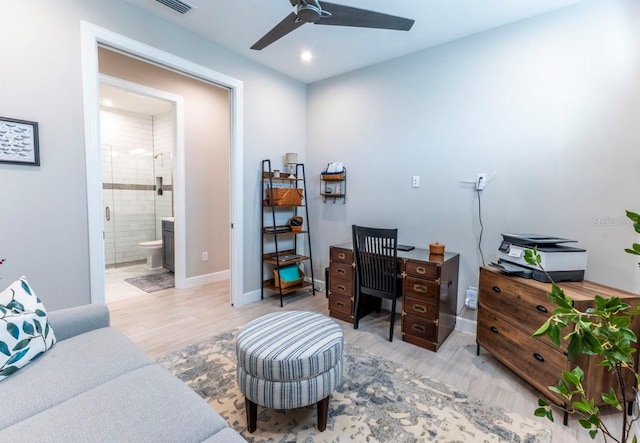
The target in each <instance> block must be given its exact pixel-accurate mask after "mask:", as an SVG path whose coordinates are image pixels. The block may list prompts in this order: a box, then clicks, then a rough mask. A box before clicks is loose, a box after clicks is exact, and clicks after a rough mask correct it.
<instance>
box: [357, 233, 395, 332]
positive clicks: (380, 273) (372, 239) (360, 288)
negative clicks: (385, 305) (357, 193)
mask: <svg viewBox="0 0 640 443" xmlns="http://www.w3.org/2000/svg"><path fill="white" fill-rule="evenodd" d="M352 229H353V253H354V255H355V259H356V291H355V306H354V322H353V328H354V329H358V321H359V320H360V318H361V317H362V316H361V314H360V311H361V302H362V300H363V298H366V297H377V298H379V299H387V300H391V327H390V329H389V341H393V323H394V321H395V316H396V299H397V298H398V297H400V296H401V295H402V288H401V287H399V284H398V281H397V280H398V278H397V274H398V273H397V262H398V230H397V229H379V228H366V227H363V226H356V225H353V226H352ZM380 301H381V300H380Z"/></svg>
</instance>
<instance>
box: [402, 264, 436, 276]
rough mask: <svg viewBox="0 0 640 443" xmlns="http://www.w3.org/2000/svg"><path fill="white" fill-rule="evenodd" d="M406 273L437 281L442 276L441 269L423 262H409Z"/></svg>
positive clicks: (406, 265)
mask: <svg viewBox="0 0 640 443" xmlns="http://www.w3.org/2000/svg"><path fill="white" fill-rule="evenodd" d="M405 272H406V273H407V275H413V276H416V277H421V278H428V279H431V280H435V279H437V278H438V277H439V275H440V267H439V266H437V265H434V264H431V263H425V262H423V261H413V260H407V262H406V264H405Z"/></svg>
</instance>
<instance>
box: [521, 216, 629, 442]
mask: <svg viewBox="0 0 640 443" xmlns="http://www.w3.org/2000/svg"><path fill="white" fill-rule="evenodd" d="M627 217H628V218H629V219H630V220H631V221H632V222H633V226H634V228H635V230H636V232H638V233H640V215H639V214H636V213H634V212H631V211H627ZM625 251H626V252H628V253H630V254H634V255H640V244H637V243H634V244H633V245H632V247H631V248H627V249H625ZM525 260H526V261H527V263H529V264H531V265H535V266H538V267H539V268H540V269H542V271H543V272H545V274H547V276H548V277H549V274H548V273H547V272H546V271H545V270H544V268H543V267H542V265H541V258H540V255H539V254H538V251H537V250H536V249H535V248H534V249H532V250H526V251H525ZM638 265H640V263H638ZM549 279H550V280H551V281H552V285H551V292H549V294H548V297H549V300H550V301H551V302H552V303H554V304H555V305H556V306H557V307H556V308H555V309H554V310H553V311H552V313H551V317H549V319H547V321H545V322H544V324H543V325H542V326H540V328H539V329H538V330H537V331H536V332H535V333H534V334H533V335H534V336H535V337H539V336H543V335H548V336H549V338H550V339H551V341H553V343H555V344H556V345H557V346H560V341H561V340H566V341H568V346H567V354H568V358H569V360H572V359H573V358H575V357H576V356H578V355H580V354H586V355H593V356H599V358H601V359H602V361H601V362H600V365H601V366H604V367H606V368H607V369H608V370H609V372H610V373H611V374H612V376H614V377H615V378H616V380H617V382H618V383H617V384H618V389H617V390H615V389H613V388H611V389H610V390H609V392H602V393H601V397H602V400H603V401H604V402H605V403H606V404H607V405H610V406H612V407H614V408H616V409H618V410H619V411H621V413H622V426H621V429H620V433H619V434H618V435H619V436H620V438H619V439H618V438H616V437H614V431H613V430H611V429H609V428H607V426H606V425H605V424H604V423H603V422H602V420H601V416H600V409H599V408H598V407H597V406H596V405H595V400H594V399H593V398H589V397H588V396H587V393H586V392H585V390H584V388H583V386H582V380H583V376H584V374H583V371H582V369H581V368H580V367H579V366H576V367H575V368H574V369H573V370H572V371H563V373H562V374H561V377H562V378H561V379H560V380H559V382H558V384H557V385H556V386H549V389H550V390H551V391H552V392H554V393H556V394H559V395H560V396H561V397H562V398H564V399H565V401H566V409H565V410H566V412H568V413H570V414H577V415H579V417H580V418H579V422H580V425H581V426H582V427H583V428H585V429H586V430H587V432H588V433H589V435H590V436H591V438H592V439H595V437H596V436H597V435H598V433H599V432H600V433H602V435H603V438H604V441H605V442H606V441H609V439H610V440H611V441H615V442H618V443H627V442H628V441H629V438H631V441H632V442H633V443H637V438H636V436H635V435H633V436H632V432H631V428H632V425H633V423H634V422H635V421H636V420H637V418H633V419H631V418H629V417H628V416H627V414H626V412H625V405H626V404H627V403H629V402H632V401H634V400H635V398H627V396H625V378H624V374H625V373H626V372H629V371H630V372H632V373H633V375H634V380H635V386H634V388H635V389H634V392H637V387H638V384H640V375H639V374H638V373H637V368H636V367H635V366H634V359H633V353H634V352H636V349H635V344H636V343H637V337H636V335H635V333H634V332H633V330H632V329H631V328H630V326H631V321H632V319H633V317H634V316H638V315H640V306H635V307H633V308H632V307H631V306H630V305H629V304H628V303H624V302H622V301H621V300H620V298H618V297H612V298H609V299H605V298H604V297H601V296H600V295H596V296H595V299H594V306H593V307H591V308H589V309H587V310H586V311H585V312H582V311H579V310H578V309H575V308H574V307H573V302H572V300H571V298H570V297H568V296H567V295H566V294H565V293H564V291H563V290H562V288H560V287H559V286H558V285H556V284H555V282H553V280H552V279H551V278H550V277H549ZM534 413H535V415H536V416H539V417H547V418H548V419H549V420H551V421H553V411H552V410H551V406H550V404H549V402H548V401H546V400H543V399H538V408H537V409H536V410H535V412H534Z"/></svg>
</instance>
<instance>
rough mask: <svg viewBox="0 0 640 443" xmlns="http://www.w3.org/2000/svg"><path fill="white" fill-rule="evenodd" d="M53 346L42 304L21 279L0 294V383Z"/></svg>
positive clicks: (51, 333)
mask: <svg viewBox="0 0 640 443" xmlns="http://www.w3.org/2000/svg"><path fill="white" fill-rule="evenodd" d="M55 342H56V337H55V335H54V334H53V329H52V328H51V326H50V325H49V322H48V320H47V311H46V310H45V308H44V305H43V304H42V301H40V299H39V298H38V297H37V296H36V294H35V292H33V290H32V289H31V287H30V286H29V283H27V279H26V278H24V277H21V278H20V279H19V280H17V281H15V282H13V283H12V284H11V286H9V287H8V288H7V289H5V290H4V291H2V292H0V381H2V380H4V379H5V378H7V377H8V376H9V375H11V374H13V373H14V372H16V371H17V370H18V369H20V368H21V367H23V366H25V365H26V364H28V363H29V362H30V361H32V360H33V359H34V358H36V357H38V356H39V355H41V354H42V353H43V352H45V351H46V350H48V349H49V348H51V347H52V346H53V345H54V344H55Z"/></svg>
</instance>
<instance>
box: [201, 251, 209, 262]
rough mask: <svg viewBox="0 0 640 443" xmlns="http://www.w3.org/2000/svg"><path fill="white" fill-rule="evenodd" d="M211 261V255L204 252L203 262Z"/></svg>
mask: <svg viewBox="0 0 640 443" xmlns="http://www.w3.org/2000/svg"><path fill="white" fill-rule="evenodd" d="M208 260H209V253H208V252H207V251H204V252H203V253H202V261H208Z"/></svg>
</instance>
